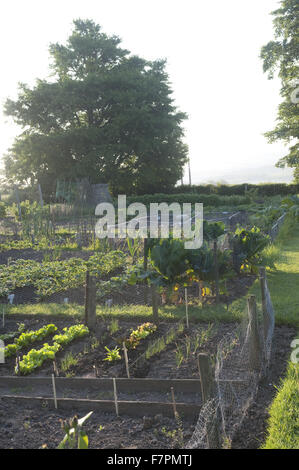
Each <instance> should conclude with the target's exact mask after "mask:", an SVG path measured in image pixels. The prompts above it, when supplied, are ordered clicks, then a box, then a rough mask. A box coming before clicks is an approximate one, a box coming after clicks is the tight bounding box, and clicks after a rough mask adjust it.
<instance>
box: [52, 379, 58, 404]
mask: <svg viewBox="0 0 299 470" xmlns="http://www.w3.org/2000/svg"><path fill="white" fill-rule="evenodd" d="M52 387H53V395H54V406H55V409H56V410H57V395H56V385H55V375H54V374H52Z"/></svg>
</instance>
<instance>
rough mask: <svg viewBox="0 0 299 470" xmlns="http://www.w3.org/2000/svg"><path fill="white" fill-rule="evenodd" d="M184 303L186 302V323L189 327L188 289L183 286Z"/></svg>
mask: <svg viewBox="0 0 299 470" xmlns="http://www.w3.org/2000/svg"><path fill="white" fill-rule="evenodd" d="M185 303H186V325H187V328H189V315H188V289H187V287H186V288H185Z"/></svg>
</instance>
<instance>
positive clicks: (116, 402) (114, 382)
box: [113, 377, 119, 416]
mask: <svg viewBox="0 0 299 470" xmlns="http://www.w3.org/2000/svg"><path fill="white" fill-rule="evenodd" d="M113 392H114V403H115V413H116V416H119V414H118V401H117V390H116V380H115V377H113Z"/></svg>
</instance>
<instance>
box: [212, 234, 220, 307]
mask: <svg viewBox="0 0 299 470" xmlns="http://www.w3.org/2000/svg"><path fill="white" fill-rule="evenodd" d="M213 249H214V276H215V287H216V304H219V267H218V256H217V240H214V243H213Z"/></svg>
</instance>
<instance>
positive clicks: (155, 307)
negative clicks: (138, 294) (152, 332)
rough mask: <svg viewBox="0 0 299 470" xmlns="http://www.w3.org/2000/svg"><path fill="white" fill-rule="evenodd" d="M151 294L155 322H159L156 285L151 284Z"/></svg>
mask: <svg viewBox="0 0 299 470" xmlns="http://www.w3.org/2000/svg"><path fill="white" fill-rule="evenodd" d="M151 294H152V307H153V321H154V323H158V322H159V312H158V299H157V291H156V286H155V285H154V284H151Z"/></svg>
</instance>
